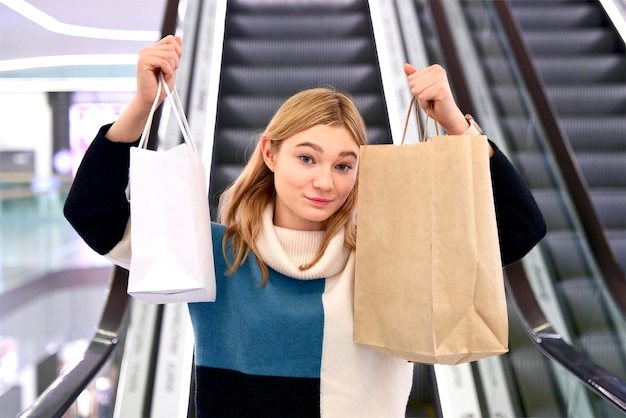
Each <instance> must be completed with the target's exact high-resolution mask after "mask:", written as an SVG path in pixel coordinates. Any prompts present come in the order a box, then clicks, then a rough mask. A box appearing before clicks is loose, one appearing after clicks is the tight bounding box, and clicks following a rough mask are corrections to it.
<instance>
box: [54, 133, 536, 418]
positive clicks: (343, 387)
mask: <svg viewBox="0 0 626 418" xmlns="http://www.w3.org/2000/svg"><path fill="white" fill-rule="evenodd" d="M107 130H108V126H105V127H103V128H102V129H101V130H100V132H99V133H98V136H97V137H96V139H95V141H94V142H93V143H92V145H91V146H90V148H89V150H88V151H87V153H86V155H85V157H84V159H83V162H82V164H81V167H80V168H79V170H78V173H77V175H76V179H75V181H74V183H73V185H72V188H71V190H70V193H69V195H68V198H67V201H66V205H65V214H66V217H67V218H68V220H69V221H70V222H71V223H72V225H73V226H74V227H75V229H76V230H77V231H78V233H79V234H80V235H81V236H82V237H83V239H84V240H85V241H86V242H87V243H88V244H89V245H90V246H91V247H92V248H93V249H94V250H96V251H97V252H99V253H100V254H103V255H106V256H107V257H109V258H110V259H111V260H113V261H114V262H115V263H117V264H119V265H121V266H123V267H128V265H129V261H130V257H131V254H130V237H129V233H128V232H129V231H130V228H128V225H129V217H130V209H129V204H128V201H127V198H126V194H125V189H126V185H127V182H128V168H129V149H130V146H131V145H129V144H118V143H113V142H110V141H108V140H107V139H106V138H104V135H105V134H106V132H107ZM490 162H491V170H492V177H493V184H494V199H495V202H496V216H497V219H498V227H499V234H500V243H501V253H502V258H503V263H504V264H508V263H510V262H513V261H515V260H517V259H519V258H521V257H522V256H523V255H524V254H526V252H528V251H529V250H530V249H531V248H532V247H533V246H534V245H535V244H536V243H537V242H538V241H539V240H540V239H541V238H542V237H543V235H544V234H545V224H544V222H543V218H542V216H541V213H540V212H539V210H538V208H537V206H536V204H535V201H534V199H533V198H532V195H531V194H530V191H529V190H528V188H527V186H526V184H525V183H524V181H523V180H522V179H521V177H520V176H519V174H518V173H517V172H516V171H515V169H514V168H513V167H512V166H511V165H510V163H509V162H508V160H507V159H506V157H504V155H503V154H502V153H501V152H500V151H496V154H495V155H494V156H493V157H492V158H491V160H490ZM272 213H273V208H272V207H271V206H269V207H268V208H266V210H265V212H264V215H263V226H262V231H261V234H260V236H258V237H257V241H256V244H257V248H258V249H259V252H260V256H261V257H262V259H263V260H264V261H265V263H266V264H267V265H268V267H269V268H270V275H269V281H268V282H267V283H266V284H265V285H263V286H261V285H260V283H261V271H260V269H259V267H258V265H257V262H256V260H255V259H254V256H253V254H251V255H250V256H249V257H248V259H247V260H246V262H245V263H244V264H243V265H242V266H241V267H240V268H239V269H238V270H237V271H236V273H235V274H233V275H231V276H227V275H226V274H225V271H226V269H227V266H226V262H225V260H224V257H223V254H222V252H221V243H222V238H223V235H224V232H225V227H224V226H222V225H218V224H213V225H212V234H213V236H212V238H213V248H214V254H213V256H214V259H215V270H216V276H217V297H216V301H215V302H211V303H191V304H189V312H190V315H191V319H192V324H193V328H194V335H195V341H196V347H195V350H196V357H195V362H196V378H197V391H196V398H197V399H196V403H197V407H198V416H200V417H209V416H215V417H308V416H315V417H317V416H322V417H346V416H354V417H402V416H404V415H405V408H406V403H407V400H408V396H409V392H410V389H411V381H412V365H411V364H410V363H408V362H406V361H404V360H401V359H398V358H395V357H392V356H389V355H386V354H381V353H378V352H376V351H373V350H370V349H368V348H365V347H362V346H359V345H357V344H354V342H353V339H352V335H353V334H352V332H353V331H352V326H353V311H352V304H353V283H354V252H352V251H350V250H348V249H347V248H346V247H345V246H344V244H343V232H340V233H339V234H337V236H335V237H334V238H333V240H332V242H331V245H330V246H329V247H328V249H327V250H326V252H325V253H324V256H323V258H322V260H320V262H319V263H317V264H316V265H315V266H314V267H312V268H311V269H309V270H306V271H300V270H299V268H298V266H300V265H302V264H304V263H306V262H308V261H309V260H311V259H312V258H313V256H314V255H315V253H316V252H317V249H318V248H319V246H320V244H321V240H322V232H317V231H291V230H287V229H284V228H278V227H276V226H274V225H273V223H272Z"/></svg>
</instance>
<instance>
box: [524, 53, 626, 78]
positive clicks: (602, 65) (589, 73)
mask: <svg viewBox="0 0 626 418" xmlns="http://www.w3.org/2000/svg"><path fill="white" fill-rule="evenodd" d="M534 62H535V65H536V66H537V69H538V70H539V72H540V73H541V75H542V77H543V79H544V81H545V82H546V83H547V84H557V85H558V84H571V83H579V84H583V85H584V84H588V83H592V84H599V83H623V82H624V74H626V64H625V62H626V58H625V57H624V55H623V54H611V55H597V56H578V57H536V58H535V60H534Z"/></svg>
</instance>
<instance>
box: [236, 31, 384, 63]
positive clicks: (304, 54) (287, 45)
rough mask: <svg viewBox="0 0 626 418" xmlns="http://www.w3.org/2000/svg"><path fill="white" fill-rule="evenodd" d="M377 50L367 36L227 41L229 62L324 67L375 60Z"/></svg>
mask: <svg viewBox="0 0 626 418" xmlns="http://www.w3.org/2000/svg"><path fill="white" fill-rule="evenodd" d="M375 58H376V51H375V50H374V48H373V46H372V41H371V40H370V39H367V38H350V39H321V40H320V39H314V40H313V39H307V40H248V39H231V40H226V42H225V45H224V62H226V63H228V64H229V65H255V66H266V67H267V66H273V67H274V68H275V67H277V66H280V67H282V66H309V65H315V66H322V65H347V64H358V63H366V62H369V63H371V62H373V61H374V60H375Z"/></svg>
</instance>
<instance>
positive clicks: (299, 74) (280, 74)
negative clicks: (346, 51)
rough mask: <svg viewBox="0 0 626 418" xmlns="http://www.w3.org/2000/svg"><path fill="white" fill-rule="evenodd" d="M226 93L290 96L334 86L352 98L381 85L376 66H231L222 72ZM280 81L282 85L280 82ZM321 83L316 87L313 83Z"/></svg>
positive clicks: (223, 92)
mask: <svg viewBox="0 0 626 418" xmlns="http://www.w3.org/2000/svg"><path fill="white" fill-rule="evenodd" d="M222 80H223V90H222V94H229V95H230V94H235V95H238V94H239V95H245V94H250V95H257V94H258V95H267V96H271V95H279V96H288V95H291V94H293V93H295V92H297V91H299V90H302V89H303V88H305V87H307V86H308V87H320V86H333V87H334V88H335V89H337V90H338V91H345V92H349V93H350V94H351V95H356V94H361V93H368V92H371V89H372V87H373V86H374V87H375V86H376V85H377V83H379V75H378V69H377V68H376V67H375V66H374V65H371V64H370V65H346V66H341V67H336V66H326V67H318V66H310V67H303V68H296V67H282V68H258V67H241V66H231V67H226V68H224V71H223V72H222ZM277 80H279V82H276V81H277ZM311 80H317V82H316V84H310V83H311Z"/></svg>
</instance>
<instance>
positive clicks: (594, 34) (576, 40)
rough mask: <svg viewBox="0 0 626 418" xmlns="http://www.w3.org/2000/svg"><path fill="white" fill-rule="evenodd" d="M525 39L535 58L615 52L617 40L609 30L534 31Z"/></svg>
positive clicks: (527, 34)
mask: <svg viewBox="0 0 626 418" xmlns="http://www.w3.org/2000/svg"><path fill="white" fill-rule="evenodd" d="M524 39H525V40H526V43H527V45H528V47H529V48H530V50H531V52H532V53H533V55H535V56H543V55H548V56H552V55H555V54H558V55H583V54H589V55H599V54H610V53H612V52H613V51H615V48H616V46H617V44H616V42H617V38H616V37H615V34H614V33H612V32H611V31H610V30H607V29H597V28H595V29H586V30H585V29H576V30H562V31H555V30H550V29H548V30H541V31H540V30H533V31H530V30H529V31H526V32H525V33H524Z"/></svg>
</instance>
